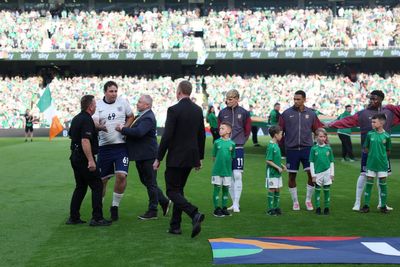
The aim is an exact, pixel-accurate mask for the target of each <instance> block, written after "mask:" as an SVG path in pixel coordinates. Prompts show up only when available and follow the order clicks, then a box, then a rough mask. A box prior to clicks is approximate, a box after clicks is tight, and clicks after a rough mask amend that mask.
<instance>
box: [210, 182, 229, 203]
mask: <svg viewBox="0 0 400 267" xmlns="http://www.w3.org/2000/svg"><path fill="white" fill-rule="evenodd" d="M220 191H221V186H220V185H214V193H213V203H214V209H216V208H218V207H219V192H220ZM228 194H229V187H228V186H222V207H226V205H227V204H228Z"/></svg>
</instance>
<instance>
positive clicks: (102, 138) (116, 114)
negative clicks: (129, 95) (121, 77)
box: [93, 81, 133, 221]
mask: <svg viewBox="0 0 400 267" xmlns="http://www.w3.org/2000/svg"><path fill="white" fill-rule="evenodd" d="M93 120H94V122H95V125H96V128H97V129H98V130H99V154H98V159H97V162H98V165H99V168H100V177H101V179H102V181H103V199H104V196H105V194H106V189H107V182H108V180H109V179H110V178H111V177H112V176H114V174H115V177H116V179H115V185H114V193H113V200H112V205H111V208H110V213H111V219H112V220H113V221H117V220H118V217H119V216H118V207H119V203H120V202H121V199H122V196H123V195H124V191H125V188H126V177H127V175H128V168H129V157H128V149H127V147H126V144H125V139H124V137H123V135H121V133H120V132H118V131H116V130H115V128H116V127H117V126H121V125H124V126H125V127H129V126H130V124H131V123H132V122H133V113H132V110H131V108H130V106H129V103H128V101H127V100H126V99H123V98H120V97H118V86H117V84H116V83H115V82H113V81H108V82H106V83H105V84H104V97H103V99H101V100H98V101H97V109H96V113H95V114H94V115H93Z"/></svg>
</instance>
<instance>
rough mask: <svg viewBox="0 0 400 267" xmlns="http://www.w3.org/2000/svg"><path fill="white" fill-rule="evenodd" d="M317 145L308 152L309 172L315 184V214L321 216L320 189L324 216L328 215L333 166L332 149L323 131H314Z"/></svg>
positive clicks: (333, 172) (320, 129)
mask: <svg viewBox="0 0 400 267" xmlns="http://www.w3.org/2000/svg"><path fill="white" fill-rule="evenodd" d="M315 136H316V141H317V143H316V144H315V145H313V147H312V148H311V151H310V172H311V177H312V180H313V182H314V183H315V193H314V201H315V207H316V210H315V212H316V213H317V214H318V215H321V201H320V198H321V187H322V188H323V190H324V200H325V203H324V204H325V208H324V214H325V215H328V214H329V206H330V187H331V184H332V181H333V180H334V175H335V166H334V163H333V161H334V159H333V152H332V148H331V147H330V146H329V145H328V144H327V143H326V142H327V139H328V134H327V132H326V130H325V129H323V128H319V129H317V130H316V131H315Z"/></svg>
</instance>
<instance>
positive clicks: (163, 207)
mask: <svg viewBox="0 0 400 267" xmlns="http://www.w3.org/2000/svg"><path fill="white" fill-rule="evenodd" d="M171 205H172V201H171V200H168V203H166V204H164V205H161V208H162V214H163V216H167V215H168V211H169V208H170V207H171Z"/></svg>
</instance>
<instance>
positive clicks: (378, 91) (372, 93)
mask: <svg viewBox="0 0 400 267" xmlns="http://www.w3.org/2000/svg"><path fill="white" fill-rule="evenodd" d="M371 95H376V96H377V97H380V98H381V100H383V99H385V94H384V93H383V92H382V91H381V90H374V91H372V92H371Z"/></svg>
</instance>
